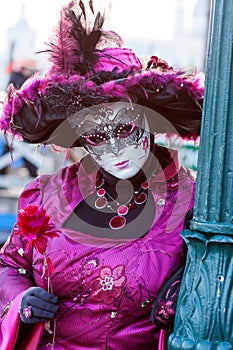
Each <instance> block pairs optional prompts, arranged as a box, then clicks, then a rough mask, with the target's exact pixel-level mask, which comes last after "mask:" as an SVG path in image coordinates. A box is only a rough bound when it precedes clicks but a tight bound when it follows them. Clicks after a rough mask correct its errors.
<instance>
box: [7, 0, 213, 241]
mask: <svg viewBox="0 0 233 350" xmlns="http://www.w3.org/2000/svg"><path fill="white" fill-rule="evenodd" d="M83 2H84V3H85V4H86V2H85V0H83ZM65 4H67V1H64V0H56V1H55V0H53V1H52V0H51V1H46V0H40V1H36V0H8V1H5V0H2V3H1V11H0V36H1V41H0V101H2V100H3V99H4V96H5V94H6V89H7V86H8V84H9V83H10V82H12V83H13V84H14V85H15V86H16V87H19V86H21V84H22V83H23V82H24V80H25V79H26V78H27V77H29V76H30V75H31V74H33V73H34V72H37V71H39V72H41V74H42V75H43V74H44V73H45V72H46V70H47V57H46V55H45V54H36V52H37V51H41V50H43V49H45V42H48V41H49V38H50V37H51V35H52V28H53V26H54V25H56V23H57V21H58V19H59V12H60V9H61V7H62V6H63V5H65ZM87 7H88V2H87ZM93 7H94V10H95V12H97V11H98V10H100V11H104V12H105V18H106V21H105V27H106V28H107V29H111V30H114V31H116V32H117V33H118V34H120V36H121V37H122V38H123V39H124V46H125V47H131V48H132V49H133V50H134V51H135V53H136V54H137V55H138V56H140V57H145V58H148V59H149V58H150V56H151V55H156V56H158V57H161V58H163V59H165V60H166V61H167V62H168V63H169V65H171V66H173V67H174V68H176V69H178V68H185V69H191V70H196V71H198V72H199V71H202V72H204V71H205V55H206V42H207V34H208V21H209V12H210V0H163V1H160V0H143V1H137V2H136V1H134V0H127V1H126V0H93ZM8 143H9V144H10V145H11V140H8ZM11 147H12V150H11V149H10V148H11ZM11 147H9V146H8V145H7V142H6V140H5V138H4V136H3V135H2V134H0V244H1V242H4V240H5V239H6V237H7V236H8V234H9V231H10V229H11V227H12V225H13V224H14V221H15V215H16V211H17V200H18V196H19V194H20V192H21V191H22V189H23V187H24V186H25V185H26V184H27V183H28V182H29V181H31V179H33V178H34V177H35V176H37V175H39V174H41V173H48V172H49V173H50V172H53V171H55V170H57V169H58V168H60V167H61V166H64V165H66V164H67V163H70V162H73V161H76V160H78V159H79V158H80V157H82V156H83V151H82V150H80V149H77V150H74V151H71V152H69V154H67V152H65V151H62V152H54V151H52V150H51V149H50V148H47V147H46V148H45V147H42V146H40V147H35V146H32V145H27V144H26V143H23V142H20V141H14V143H13V144H12V146H11ZM179 152H180V155H181V158H182V162H183V163H184V165H186V166H188V167H191V168H192V169H194V170H196V164H197V157H198V144H195V143H193V142H186V143H185V144H183V145H182V146H181V147H180V149H179ZM12 156H13V159H12ZM12 160H13V161H12Z"/></svg>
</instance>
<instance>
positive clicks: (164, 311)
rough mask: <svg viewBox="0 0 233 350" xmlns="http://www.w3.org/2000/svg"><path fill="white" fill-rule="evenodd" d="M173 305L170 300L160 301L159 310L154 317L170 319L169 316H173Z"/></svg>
mask: <svg viewBox="0 0 233 350" xmlns="http://www.w3.org/2000/svg"><path fill="white" fill-rule="evenodd" d="M173 304H174V302H173V301H172V300H167V301H165V300H160V301H159V309H158V310H157V312H156V316H160V317H163V318H165V319H166V320H168V319H169V318H170V317H171V315H174V314H175V310H174V308H173Z"/></svg>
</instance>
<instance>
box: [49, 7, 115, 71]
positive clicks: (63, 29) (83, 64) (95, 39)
mask: <svg viewBox="0 0 233 350" xmlns="http://www.w3.org/2000/svg"><path fill="white" fill-rule="evenodd" d="M89 6H91V7H90V8H91V11H92V12H93V6H92V2H90V4H89ZM75 7H76V1H71V2H70V3H69V4H68V6H66V7H64V8H63V9H62V11H61V16H60V20H59V23H58V25H57V26H56V28H55V29H54V37H53V38H52V40H51V42H50V43H48V44H47V45H48V47H49V49H47V50H45V51H43V52H47V53H49V61H50V62H51V63H52V67H51V69H50V71H49V73H50V74H64V73H65V74H67V73H68V74H81V75H85V74H87V73H92V72H93V67H94V64H95V63H96V61H97V60H98V55H97V52H98V51H99V49H98V45H100V43H102V42H103V41H105V42H109V41H111V42H114V43H115V45H116V44H117V45H118V46H119V45H120V44H121V38H120V36H119V35H118V34H116V33H114V32H112V31H104V30H103V29H102V27H103V23H104V15H101V14H100V13H99V12H98V13H97V15H96V17H95V20H94V25H93V28H92V29H91V28H90V25H89V23H88V21H87V19H86V11H85V7H84V4H83V2H82V1H80V2H79V11H78V13H77V14H76V12H75Z"/></svg>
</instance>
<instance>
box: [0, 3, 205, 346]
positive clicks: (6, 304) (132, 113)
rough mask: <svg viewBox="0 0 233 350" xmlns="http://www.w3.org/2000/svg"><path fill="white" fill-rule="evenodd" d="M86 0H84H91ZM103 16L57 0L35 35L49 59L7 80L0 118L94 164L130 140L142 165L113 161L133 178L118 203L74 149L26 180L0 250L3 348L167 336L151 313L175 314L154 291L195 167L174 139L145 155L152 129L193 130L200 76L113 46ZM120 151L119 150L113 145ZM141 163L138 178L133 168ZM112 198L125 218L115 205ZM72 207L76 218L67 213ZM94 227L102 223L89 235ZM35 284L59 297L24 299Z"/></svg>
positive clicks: (189, 199)
mask: <svg viewBox="0 0 233 350" xmlns="http://www.w3.org/2000/svg"><path fill="white" fill-rule="evenodd" d="M89 6H90V9H91V11H92V13H93V14H94V10H93V4H92V1H89ZM103 22H104V17H103V16H102V15H101V14H100V13H97V15H96V16H95V18H94V25H93V27H91V26H90V24H89V23H88V21H87V16H86V11H85V8H84V5H83V2H82V1H78V2H77V1H71V2H70V3H69V4H68V5H67V6H65V7H64V8H63V9H62V11H61V16H60V20H59V23H58V25H57V27H56V28H55V32H54V33H55V37H54V38H53V39H52V40H50V43H49V44H48V46H47V49H46V52H47V53H48V54H49V61H50V63H51V66H50V68H49V70H48V72H47V74H46V75H45V76H44V77H42V76H39V75H38V76H37V75H36V76H33V77H32V78H31V79H29V80H28V81H27V82H25V83H24V85H23V86H22V87H21V88H20V89H19V90H17V89H15V88H14V87H12V86H10V87H9V88H8V94H7V98H6V101H5V102H4V104H3V115H2V119H1V120H0V129H1V130H3V131H4V132H6V133H10V134H11V135H12V136H13V137H14V136H17V137H21V138H22V139H23V140H24V141H26V142H28V143H34V144H38V143H39V144H44V145H49V144H53V145H56V146H61V147H65V148H66V149H70V148H73V147H85V149H86V150H87V151H88V153H89V155H90V157H92V158H93V161H95V162H96V163H97V164H100V168H101V169H100V172H101V171H102V170H106V173H109V174H110V175H111V174H113V175H114V173H111V171H110V170H108V169H105V168H104V166H105V162H104V156H105V155H106V153H107V154H108V155H111V156H113V155H114V156H115V157H116V158H115V159H118V160H116V161H114V162H115V163H116V162H117V163H116V164H115V165H116V166H117V167H118V169H119V166H120V167H122V163H123V166H124V167H125V166H127V167H130V164H131V163H130V162H131V160H132V159H131V158H130V156H129V155H128V156H127V157H126V154H127V151H128V150H129V149H130V150H131V151H132V152H133V155H134V157H136V156H135V154H136V151H137V152H141V153H137V155H138V154H139V159H140V160H141V159H144V158H145V161H146V157H144V156H145V154H146V155H147V156H148V159H147V161H149V160H150V162H148V164H149V163H150V164H149V165H148V168H146V167H147V165H146V163H144V162H143V163H142V164H144V165H141V163H140V164H139V163H137V162H138V160H139V159H134V158H133V157H132V158H133V160H134V162H135V164H136V165H137V164H139V166H138V167H136V168H134V169H137V172H135V173H133V174H132V175H131V176H128V177H120V176H119V177H118V176H117V175H114V176H116V178H119V179H123V180H125V179H126V182H127V180H128V179H130V183H131V185H132V186H133V191H134V195H130V192H128V191H125V193H124V191H123V194H125V195H126V196H127V195H128V198H126V197H125V199H124V200H122V202H120V200H119V203H117V200H116V199H117V198H118V197H112V198H111V196H112V193H111V191H109V189H110V190H111V188H110V187H111V186H110V187H109V188H107V182H108V180H107V176H105V178H104V180H106V183H105V185H106V186H105V187H103V188H100V189H98V191H100V190H102V191H103V190H104V191H105V190H106V197H107V200H108V201H105V200H104V199H103V198H102V201H101V200H100V201H98V202H96V195H97V194H98V191H97V188H98V186H97V183H98V181H97V177H96V172H93V173H92V169H90V168H87V167H85V158H86V157H85V158H84V160H83V161H82V162H81V163H76V164H73V165H71V166H68V167H65V168H63V169H61V170H59V171H58V172H57V173H56V174H54V175H42V176H40V177H38V178H36V179H35V180H34V181H33V182H32V183H31V184H29V185H28V186H27V187H26V189H25V190H24V191H23V193H22V195H21V197H20V199H19V210H20V211H19V214H18V219H17V223H16V225H15V226H14V228H13V232H12V234H11V236H10V239H9V240H8V242H7V243H6V244H5V246H4V247H3V249H2V252H1V257H0V259H1V260H0V291H1V292H0V293H1V300H0V308H1V310H2V317H1V319H0V349H1V350H13V349H14V350H37V349H39V350H46V349H55V350H77V349H79V350H82V349H83V350H84V349H93V350H139V349H146V350H152V349H156V350H165V348H166V343H167V342H166V337H167V334H166V333H165V330H166V331H167V330H168V331H170V330H171V328H168V329H167V328H164V327H162V326H163V325H164V323H166V319H167V317H168V316H169V315H173V316H174V314H175V310H174V309H175V304H174V308H173V307H172V304H171V301H170V300H168V302H167V299H166V298H165V299H161V300H160V295H161V293H162V292H163V290H164V289H166V288H165V287H167V285H168V282H170V277H171V278H172V280H173V279H174V277H175V278H176V276H177V272H179V271H180V270H181V268H180V267H182V265H183V264H184V261H183V260H184V259H183V241H182V238H181V236H180V232H181V231H182V230H183V228H184V223H185V217H186V214H187V213H188V212H189V211H190V209H191V208H192V207H193V204H194V191H195V178H194V175H193V174H192V172H191V171H190V170H188V169H185V168H184V167H182V166H181V165H180V164H179V161H178V156H177V151H171V150H169V151H167V153H166V152H165V154H164V152H162V151H161V149H162V147H160V150H159V149H157V151H158V152H157V154H156V156H155V158H156V161H157V165H154V163H153V162H152V163H151V157H149V152H150V155H152V154H153V155H155V153H153V152H152V149H153V147H152V145H154V139H152V138H153V135H154V134H156V133H157V134H160V133H162V134H164V135H165V136H168V137H170V136H174V135H175V136H179V137H181V138H184V139H192V140H196V139H197V138H198V137H199V135H200V120H201V113H202V103H203V91H204V89H203V88H204V82H203V77H202V76H201V75H198V74H196V73H195V72H193V73H192V72H184V71H183V70H181V71H180V70H175V69H173V68H172V67H171V66H169V65H168V63H167V62H166V61H164V60H163V59H159V58H158V57H157V56H152V57H151V59H150V60H149V62H148V63H147V65H146V66H145V67H144V68H143V67H142V64H141V62H140V60H139V59H138V57H137V56H136V55H135V54H134V53H133V51H132V50H131V49H127V48H123V47H121V44H122V42H121V38H120V37H119V35H118V34H116V33H114V32H112V31H105V30H104V29H103ZM112 46H114V47H112ZM116 102H120V103H123V105H124V108H122V110H123V111H124V113H123V114H122V117H121V113H119V114H118V112H117V114H116V115H115V116H114V119H111V118H110V117H113V114H112V112H113V110H114V108H113V107H111V108H112V110H110V114H108V112H109V110H108V108H110V107H109V106H112V105H113V104H114V103H116ZM106 107H108V108H106ZM114 113H115V112H114ZM90 118H91V119H90ZM144 119H145V120H144ZM146 122H148V125H149V127H148V130H146V129H147V127H145V125H146V124H145V123H146ZM93 125H94V130H93ZM147 132H148V134H147ZM169 144H171V143H169ZM158 147H159V146H158ZM123 151H124V152H125V153H124V154H125V157H126V159H125V158H120V153H121V152H122V153H123ZM142 151H143V152H142ZM140 154H141V156H140ZM163 156H165V158H164V159H163V160H165V162H163V163H162V162H160V160H161V159H162V157H163ZM152 158H153V157H152ZM100 160H101V161H103V163H99V161H100ZM153 160H155V159H153ZM106 163H108V162H107V161H106ZM155 163H156V162H155ZM158 164H160V169H159V167H158ZM131 165H132V164H131ZM143 166H144V168H143ZM127 167H126V170H127ZM87 169H88V171H87ZM122 169H123V168H122ZM132 169H133V167H131V170H132ZM144 171H145V173H144V178H143V182H141V177H140V176H141V175H140V176H139V178H140V183H138V184H137V185H139V187H137V188H136V187H135V186H134V185H135V183H134V182H133V180H132V179H133V178H134V177H137V176H138V174H140V172H144ZM155 171H156V173H155ZM105 175H106V174H105ZM103 176H104V175H103ZM144 182H146V183H149V184H148V185H149V189H148V187H146V186H145V183H144ZM143 183H144V185H143ZM124 184H125V183H124ZM132 186H131V188H132ZM143 187H144V188H143ZM115 189H116V188H115ZM142 189H143V191H142ZM135 190H138V191H142V192H139V194H138V193H137V194H136V191H135ZM144 190H145V191H144ZM138 195H139V197H138ZM140 196H141V203H140V200H139V198H140ZM143 196H144V199H145V201H143V200H142V198H143ZM123 197H124V196H122V198H123ZM93 198H95V199H93ZM105 199H106V198H105ZM88 201H89V202H88ZM90 202H91V203H92V206H89V208H88V205H89V203H90ZM103 202H105V204H106V203H108V205H109V206H110V205H111V204H110V202H112V203H113V202H114V203H115V204H116V205H115V206H116V208H117V209H115V210H113V211H114V214H113V213H112V212H111V211H110V209H109V212H108V213H107V214H106V212H103V211H102V212H101V209H102V208H101V205H102V204H101V205H100V203H103ZM93 203H94V206H93ZM96 203H98V205H97V204H96ZM134 204H135V205H134ZM141 204H142V205H141ZM106 205H107V204H106ZM119 205H120V206H119ZM133 206H134V207H135V208H133ZM122 207H123V208H124V210H126V211H125V214H122V212H121V214H122V215H125V216H124V218H122V215H120V214H119V210H120V208H121V209H122ZM90 208H91V210H90ZM140 208H142V209H140ZM92 209H93V210H92ZM96 209H97V210H96ZM113 209H114V208H113ZM140 210H142V211H141V212H140ZM128 212H129V213H128ZM142 212H143V215H142V216H140V215H141V213H142ZM25 213H26V214H25ZM30 213H31V214H32V213H34V214H33V215H34V216H32V217H30V215H29V214H30ZM36 213H38V217H39V218H38V217H37V216H36ZM116 213H117V214H118V217H117V220H118V221H119V216H121V217H120V220H123V221H122V222H123V224H122V223H120V224H119V223H116V221H115V223H114V225H113V223H112V219H109V215H110V216H111V215H112V214H113V215H116ZM134 213H136V214H135V215H134ZM24 214H25V215H24ZM139 214H140V215H139ZM147 214H148V215H147ZM72 216H76V224H72V225H69V224H70V223H71V221H69V220H71V218H72ZM107 216H108V217H107ZM30 218H31V219H30ZM132 218H133V220H132ZM141 218H142V219H141ZM147 218H149V220H147ZM82 219H83V221H82ZM134 219H135V220H134ZM95 220H96V221H95ZM89 221H90V223H91V224H89ZM82 222H84V225H83V226H82ZM95 222H98V225H95V224H94V223H95ZM106 222H107V224H106ZM126 222H127V225H126ZM73 223H74V221H73ZM79 223H80V224H79ZM105 224H106V225H105ZM128 224H129V225H128ZM131 224H132V225H134V226H130V225H131ZM36 225H37V226H36ZM123 225H125V226H123ZM32 226H34V227H32ZM35 226H36V227H37V232H36V234H35V231H33V230H34V229H35ZM109 226H110V227H109ZM126 226H127V227H126ZM106 227H108V230H109V231H110V234H106V235H105V234H104V233H103V235H102V236H101V235H100V234H101V233H102V232H103V231H102V229H103V230H104V229H105V228H106ZM116 227H117V228H118V231H117V230H116ZM132 227H134V229H132ZM82 228H83V229H82ZM122 228H123V229H122ZM124 229H125V231H124ZM127 229H128V231H127ZM20 230H21V231H20ZM121 230H122V232H123V234H124V235H123V234H122V237H121V235H120V231H121ZM22 231H24V235H22V234H21V233H22ZM105 232H106V231H105ZM97 233H98V234H97ZM108 233H109V232H108ZM118 233H119V236H117V234H118ZM125 233H127V234H125ZM128 233H130V234H129V235H128ZM33 234H34V236H33ZM104 237H105V238H104ZM125 237H126V238H125ZM132 237H133V238H132ZM180 279H181V277H180V278H179V282H180ZM173 282H174V280H173ZM175 282H177V281H175ZM172 286H173V285H172ZM30 287H34V288H30ZM35 290H36V291H37V292H38V290H39V292H40V293H42V294H43V295H45V294H46V295H47V297H48V298H50V297H51V298H55V299H56V300H57V297H58V304H59V309H58V311H57V309H56V308H57V305H55V309H54V308H53V307H54V305H52V306H51V304H52V302H50V303H49V302H47V303H44V300H45V299H43V298H37V299H36V298H35V294H34V295H33V293H35ZM169 291H170V292H171V293H172V291H173V289H172V288H169ZM39 292H38V293H39ZM170 292H169V293H170ZM30 293H32V294H30ZM169 293H168V294H169ZM177 293H178V291H177ZM177 293H176V295H177ZM48 295H49V296H48ZM31 297H34V299H33V298H31ZM25 298H26V300H28V301H25ZM27 298H28V299H27ZM30 298H31V299H30ZM42 299H43V300H42ZM38 300H40V305H39V303H38ZM47 301H48V299H47ZM50 301H51V300H50ZM160 301H161V302H160ZM156 303H158V308H157V309H156V308H155V305H157V304H156ZM55 304H56V302H55ZM45 305H46V307H45ZM51 307H52V308H53V309H51ZM38 310H39V312H38ZM52 310H53V311H52ZM50 311H52V312H50ZM49 312H50V314H49V315H48V313H49ZM33 313H34V315H33ZM46 313H47V314H46ZM151 313H152V314H154V319H153V315H152V320H153V322H154V323H153V322H152V320H151ZM45 314H46V315H45ZM38 315H39V316H38ZM51 315H52V316H51ZM54 316H55V317H54ZM155 319H156V320H157V321H158V322H155ZM45 320H49V321H45ZM34 321H35V323H34ZM160 327H161V328H163V329H162V330H161V329H160Z"/></svg>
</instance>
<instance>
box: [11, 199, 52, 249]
mask: <svg viewBox="0 0 233 350" xmlns="http://www.w3.org/2000/svg"><path fill="white" fill-rule="evenodd" d="M49 221H50V217H49V216H48V215H47V214H46V212H45V210H44V209H43V207H42V206H37V205H33V204H30V205H27V206H26V207H25V208H24V209H22V210H19V212H18V217H17V222H16V223H17V227H16V231H15V233H16V234H18V235H21V236H23V238H24V239H26V240H27V243H26V250H27V249H28V248H29V247H30V246H31V245H32V246H34V247H35V248H36V249H37V250H38V251H39V252H40V253H41V254H44V253H45V250H46V247H47V243H48V238H53V237H58V234H57V231H58V230H57V229H56V227H55V225H53V224H52V223H49Z"/></svg>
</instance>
